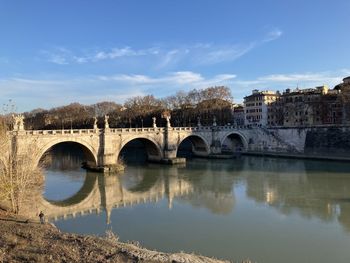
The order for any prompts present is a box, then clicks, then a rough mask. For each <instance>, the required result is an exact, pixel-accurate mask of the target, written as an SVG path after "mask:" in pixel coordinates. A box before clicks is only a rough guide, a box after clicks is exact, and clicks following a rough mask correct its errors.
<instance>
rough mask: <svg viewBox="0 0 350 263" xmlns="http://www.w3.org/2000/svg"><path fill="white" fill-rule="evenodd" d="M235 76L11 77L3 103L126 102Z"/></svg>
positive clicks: (0, 93)
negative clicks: (11, 101)
mask: <svg viewBox="0 0 350 263" xmlns="http://www.w3.org/2000/svg"><path fill="white" fill-rule="evenodd" d="M235 77H236V76H235V75H233V74H220V75H215V76H213V77H205V76H203V75H201V74H199V73H195V72H191V71H177V72H171V73H168V74H165V75H162V76H158V77H152V76H148V75H136V74H116V75H103V76H96V75H90V76H81V77H76V78H69V77H67V78H62V77H56V78H55V77H52V76H51V77H50V79H49V78H25V77H21V78H8V79H0V98H1V99H2V100H1V103H6V101H7V100H8V99H13V100H14V101H15V102H16V103H17V106H18V109H19V110H20V111H26V110H31V109H34V108H38V107H42V108H51V107H55V106H59V105H65V104H68V103H70V102H76V101H78V102H80V103H86V104H91V103H96V102H98V101H106V100H108V101H111V100H112V101H116V102H119V103H123V102H124V100H125V99H126V98H130V97H133V96H138V95H145V94H154V95H155V96H157V97H164V96H167V95H170V94H174V93H175V92H176V91H177V90H189V89H192V88H205V87H208V86H213V85H229V84H230V82H232V80H234V79H235Z"/></svg>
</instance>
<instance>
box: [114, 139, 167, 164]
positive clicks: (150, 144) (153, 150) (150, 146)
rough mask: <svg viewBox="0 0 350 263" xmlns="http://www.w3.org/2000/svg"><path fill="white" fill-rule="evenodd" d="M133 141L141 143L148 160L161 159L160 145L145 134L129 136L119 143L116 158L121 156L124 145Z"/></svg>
mask: <svg viewBox="0 0 350 263" xmlns="http://www.w3.org/2000/svg"><path fill="white" fill-rule="evenodd" d="M135 141H139V142H141V143H142V144H143V146H144V147H145V150H146V153H147V159H148V160H149V161H160V160H161V159H162V147H161V146H160V145H159V144H158V143H157V142H156V141H155V140H154V139H152V138H149V137H146V136H138V137H133V138H130V139H128V140H126V141H124V142H123V143H122V144H121V146H120V150H119V152H118V156H117V160H119V158H121V154H122V153H123V150H125V147H127V146H128V145H130V144H131V143H132V142H135Z"/></svg>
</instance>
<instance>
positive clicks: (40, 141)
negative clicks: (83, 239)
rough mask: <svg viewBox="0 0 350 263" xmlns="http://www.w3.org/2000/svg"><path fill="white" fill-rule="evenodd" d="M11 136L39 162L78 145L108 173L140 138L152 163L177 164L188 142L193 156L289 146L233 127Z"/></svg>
mask: <svg viewBox="0 0 350 263" xmlns="http://www.w3.org/2000/svg"><path fill="white" fill-rule="evenodd" d="M10 134H11V135H12V136H13V139H14V141H15V142H16V147H17V151H18V152H19V153H20V152H23V153H24V152H25V151H26V150H27V149H33V150H32V152H33V154H34V153H35V155H36V156H35V160H36V163H39V161H40V159H41V158H42V156H43V155H44V154H45V152H47V151H48V150H49V149H50V148H51V147H53V146H54V145H56V144H59V143H65V142H74V143H77V144H79V145H81V147H82V148H83V149H84V152H85V154H86V159H87V165H88V167H90V168H96V169H101V170H105V171H108V170H111V169H112V168H113V167H114V166H115V165H117V164H118V160H119V157H120V152H121V151H122V149H123V147H125V146H126V145H127V144H128V143H129V142H131V141H133V140H136V139H137V140H139V141H142V143H143V144H144V146H145V148H146V151H147V157H148V160H149V161H152V162H165V163H176V160H177V151H178V149H179V146H180V145H181V143H182V142H184V141H185V140H188V141H190V142H191V145H192V152H193V154H194V155H195V156H200V157H210V156H212V155H215V156H217V155H220V154H222V153H233V152H235V151H237V150H240V151H249V150H255V151H256V150H262V149H264V148H266V147H268V148H269V149H271V150H276V151H277V150H279V151H280V150H281V149H282V150H286V149H288V147H289V145H287V144H286V143H285V142H283V141H282V140H280V139H279V138H277V137H275V136H272V135H271V133H269V132H268V131H266V130H265V129H262V128H236V127H233V126H200V127H170V126H169V127H152V128H123V129H113V128H104V129H80V130H76V129H71V130H16V131H12V132H10ZM34 149H35V150H34Z"/></svg>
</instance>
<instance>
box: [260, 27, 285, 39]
mask: <svg viewBox="0 0 350 263" xmlns="http://www.w3.org/2000/svg"><path fill="white" fill-rule="evenodd" d="M282 34H283V32H282V30H280V29H278V28H274V29H273V30H271V31H270V32H268V33H267V34H266V36H265V38H264V40H263V41H264V42H269V41H273V40H276V39H277V38H280V37H281V36H282Z"/></svg>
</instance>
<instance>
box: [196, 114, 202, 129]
mask: <svg viewBox="0 0 350 263" xmlns="http://www.w3.org/2000/svg"><path fill="white" fill-rule="evenodd" d="M201 126H202V124H201V117H199V116H198V117H197V127H201Z"/></svg>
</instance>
